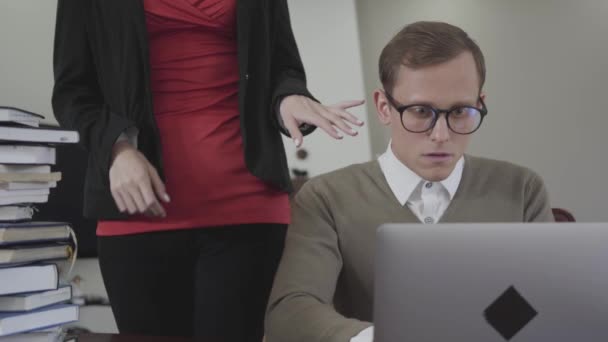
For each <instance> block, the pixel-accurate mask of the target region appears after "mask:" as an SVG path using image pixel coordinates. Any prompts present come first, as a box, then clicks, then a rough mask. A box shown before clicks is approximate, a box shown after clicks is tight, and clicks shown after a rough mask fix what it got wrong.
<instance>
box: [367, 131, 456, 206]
mask: <svg viewBox="0 0 608 342" xmlns="http://www.w3.org/2000/svg"><path fill="white" fill-rule="evenodd" d="M378 162H379V163H380V168H381V169H382V172H383V173H384V177H385V178H386V181H387V183H388V185H389V187H390V188H391V190H392V191H393V194H394V195H395V197H396V198H397V200H398V201H399V203H401V205H405V203H407V201H408V200H409V198H410V196H411V195H412V193H413V192H414V190H415V189H416V187H417V186H418V184H420V182H425V181H426V180H424V179H422V178H421V177H420V176H418V175H417V174H416V173H415V172H414V171H412V170H411V169H410V168H408V167H407V166H405V164H403V163H402V162H401V161H400V160H399V159H397V156H395V154H394V153H393V149H392V144H391V142H389V144H388V148H387V149H386V152H384V153H383V154H382V155H381V156H380V157H379V158H378ZM463 169H464V157H461V158H460V159H459V160H458V162H457V163H456V167H454V170H453V171H452V173H451V174H450V175H449V176H448V178H446V179H444V180H443V181H441V182H440V183H441V185H443V186H444V187H445V189H446V190H447V191H448V193H449V194H450V200H451V199H453V198H454V195H455V194H456V191H457V190H458V186H459V185H460V179H461V178H462V171H463Z"/></svg>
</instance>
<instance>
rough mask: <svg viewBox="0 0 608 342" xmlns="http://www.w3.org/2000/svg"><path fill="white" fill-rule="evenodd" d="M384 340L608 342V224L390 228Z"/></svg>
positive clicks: (382, 285) (380, 334)
mask: <svg viewBox="0 0 608 342" xmlns="http://www.w3.org/2000/svg"><path fill="white" fill-rule="evenodd" d="M376 251H377V252H376V260H375V262H376V267H375V277H376V278H375V290H374V291H375V297H374V325H375V328H374V334H375V336H374V342H396V341H399V342H425V341H432V342H440V341H459V342H460V341H472V342H477V341H483V342H504V341H513V342H539V341H540V342H544V341H552V342H560V341H585V342H595V341H597V342H600V341H602V342H604V341H608V223H561V224H560V223H533V224H523V223H485V224H480V223H475V224H441V225H432V226H431V225H423V224H387V225H383V226H381V227H380V229H379V230H378V235H377V249H376Z"/></svg>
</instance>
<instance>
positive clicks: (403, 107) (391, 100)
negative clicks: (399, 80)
mask: <svg viewBox="0 0 608 342" xmlns="http://www.w3.org/2000/svg"><path fill="white" fill-rule="evenodd" d="M384 95H386V99H387V100H388V102H389V103H390V104H391V106H393V108H395V110H397V112H398V113H399V119H400V120H401V126H402V127H403V129H405V130H406V131H408V132H411V133H425V132H428V131H430V130H432V129H433V128H435V125H436V124H437V120H439V117H440V116H441V114H443V113H445V121H446V123H447V125H448V128H449V129H450V131H452V132H454V133H456V134H460V135H469V134H473V133H475V132H476V131H477V130H478V129H479V127H481V124H482V123H483V119H484V118H485V117H486V115H488V107H486V104H485V102H483V99H482V98H481V97H479V102H481V108H477V107H475V106H455V107H452V108H450V109H439V108H435V107H433V106H430V105H428V104H416V103H414V104H409V105H400V104H399V103H398V102H397V101H395V99H394V98H393V97H392V96H391V95H390V94H389V93H388V92H387V91H384ZM412 107H426V108H429V109H430V110H431V111H433V121H431V124H430V125H429V127H428V128H427V129H425V130H422V131H412V130H411V129H408V128H407V127H405V124H404V123H403V113H405V111H406V110H407V109H408V108H412ZM461 108H470V109H475V110H478V111H479V113H480V114H481V119H479V124H478V125H477V127H476V128H475V129H474V130H472V131H471V132H469V133H460V132H457V131H455V130H454V129H453V128H452V127H451V126H450V120H449V116H450V114H451V113H453V112H454V111H456V110H457V109H461Z"/></svg>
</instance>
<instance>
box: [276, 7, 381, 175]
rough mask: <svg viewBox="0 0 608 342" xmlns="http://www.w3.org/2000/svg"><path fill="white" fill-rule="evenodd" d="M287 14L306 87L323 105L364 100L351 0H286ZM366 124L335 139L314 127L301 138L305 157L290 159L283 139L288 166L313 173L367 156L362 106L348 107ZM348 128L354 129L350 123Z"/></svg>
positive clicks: (291, 155)
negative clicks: (301, 64)
mask: <svg viewBox="0 0 608 342" xmlns="http://www.w3.org/2000/svg"><path fill="white" fill-rule="evenodd" d="M288 3H289V6H290V9H289V10H290V13H291V19H292V26H293V30H294V35H295V36H296V41H297V43H298V46H299V48H300V54H301V56H302V60H303V63H304V67H305V68H306V74H307V78H308V88H309V89H310V90H311V91H312V93H313V94H314V95H315V97H317V99H319V100H320V101H321V102H323V103H325V104H333V103H337V102H341V101H343V100H349V99H364V98H365V97H366V96H365V95H366V94H365V85H364V82H363V70H362V69H361V57H360V52H359V51H360V46H359V32H358V23H357V13H356V8H355V1H354V0H331V1H327V0H290V1H289V2H288ZM351 113H353V114H355V115H356V116H357V117H358V118H360V119H361V120H363V121H365V122H366V125H365V126H363V127H361V128H358V129H357V131H358V132H359V135H358V136H357V137H350V136H347V135H346V134H345V137H344V139H343V140H340V141H337V140H334V139H333V138H331V137H329V136H328V135H327V134H326V133H325V132H324V131H322V130H320V129H318V130H317V131H315V132H314V133H313V134H312V135H309V136H308V137H305V138H304V146H303V147H304V148H305V149H306V150H307V151H308V152H309V157H308V159H307V160H306V161H299V160H297V159H296V158H295V151H296V149H295V147H294V145H293V142H292V141H291V140H289V139H287V138H286V139H284V142H285V144H286V151H287V157H288V161H289V164H290V166H291V167H295V168H299V169H305V170H307V171H309V174H310V175H318V174H320V173H324V172H328V171H331V170H334V169H337V168H340V167H344V166H347V165H350V164H353V163H359V162H365V161H368V160H370V158H371V146H370V140H369V132H368V126H367V124H368V121H369V120H368V118H367V112H366V108H365V107H363V106H362V107H359V108H357V109H354V110H352V111H351ZM353 128H357V127H356V126H353Z"/></svg>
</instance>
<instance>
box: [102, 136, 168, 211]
mask: <svg viewBox="0 0 608 342" xmlns="http://www.w3.org/2000/svg"><path fill="white" fill-rule="evenodd" d="M110 189H111V191H112V197H113V198H114V201H115V202H116V206H117V207H118V209H119V210H120V211H121V212H122V213H124V212H128V213H129V214H131V215H133V214H136V213H141V214H145V215H147V216H156V217H165V216H166V215H167V214H166V212H165V209H164V208H163V206H162V205H161V201H162V202H165V203H168V202H169V201H170V198H169V195H168V194H167V192H166V190H165V185H164V184H163V182H162V180H161V179H160V176H159V175H158V172H156V169H155V168H154V167H153V166H152V164H150V162H149V161H148V160H147V159H146V157H145V156H144V155H143V154H142V153H141V152H139V151H138V150H137V149H136V148H134V147H133V146H132V145H131V144H129V143H128V142H127V141H123V142H118V143H116V144H115V145H114V148H113V150H112V164H111V167H110Z"/></svg>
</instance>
